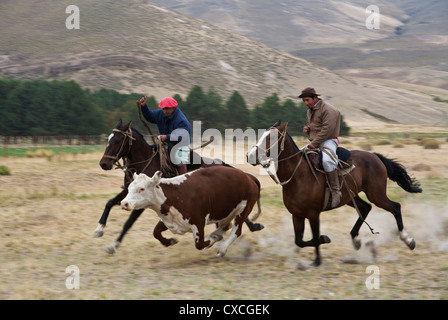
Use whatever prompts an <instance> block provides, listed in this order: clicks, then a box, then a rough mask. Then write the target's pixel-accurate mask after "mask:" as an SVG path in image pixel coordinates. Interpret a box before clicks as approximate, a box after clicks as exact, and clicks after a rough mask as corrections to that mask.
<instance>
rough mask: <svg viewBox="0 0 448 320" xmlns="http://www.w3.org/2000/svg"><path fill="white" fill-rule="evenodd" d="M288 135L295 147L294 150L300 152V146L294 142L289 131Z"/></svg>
mask: <svg viewBox="0 0 448 320" xmlns="http://www.w3.org/2000/svg"><path fill="white" fill-rule="evenodd" d="M286 136H287V137H288V139H289V141H290V142H291V144H292V147H293V148H294V151H295V152H299V151H300V149H299V147H298V146H297V145H296V143H295V142H294V140H293V139H292V137H291V135H290V134H289V133H288V132H286Z"/></svg>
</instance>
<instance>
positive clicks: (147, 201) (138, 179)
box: [121, 171, 166, 210]
mask: <svg viewBox="0 0 448 320" xmlns="http://www.w3.org/2000/svg"><path fill="white" fill-rule="evenodd" d="M161 178H162V172H161V171H157V172H156V173H155V174H154V176H153V177H152V178H150V177H148V176H147V175H146V174H144V173H141V174H136V173H135V174H134V181H132V182H131V184H130V185H129V187H128V195H127V196H126V198H124V199H123V200H122V201H121V208H122V209H124V210H134V209H144V208H151V209H155V210H156V209H160V206H161V205H162V204H163V203H164V202H165V200H166V197H165V195H164V194H163V191H162V188H161V187H160V186H159V184H160V180H161Z"/></svg>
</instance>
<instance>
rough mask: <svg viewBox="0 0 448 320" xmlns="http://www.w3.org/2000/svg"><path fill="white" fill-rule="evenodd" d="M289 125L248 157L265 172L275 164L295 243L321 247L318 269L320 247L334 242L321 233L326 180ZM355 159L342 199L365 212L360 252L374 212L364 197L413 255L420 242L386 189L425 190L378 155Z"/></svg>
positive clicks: (274, 130) (275, 129) (270, 132)
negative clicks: (387, 216)
mask: <svg viewBox="0 0 448 320" xmlns="http://www.w3.org/2000/svg"><path fill="white" fill-rule="evenodd" d="M287 124H288V123H284V124H283V125H280V122H277V123H276V124H274V125H273V126H272V127H271V128H269V129H267V131H266V132H265V134H263V136H262V137H261V138H260V141H259V142H258V143H257V145H256V146H254V147H253V148H252V149H251V150H250V151H249V152H248V154H247V160H248V162H249V163H251V164H253V165H257V164H261V165H262V166H263V167H265V168H269V166H270V164H271V162H272V161H274V162H275V163H276V165H277V177H278V180H279V181H280V183H281V184H282V188H283V203H284V204H285V206H286V208H287V209H288V211H289V212H290V213H291V214H292V220H293V225H294V233H295V243H296V245H297V246H299V247H307V246H312V247H315V251H316V258H315V260H314V262H313V265H314V266H318V265H320V263H321V257H320V253H319V246H320V245H321V244H324V243H330V242H331V240H330V238H329V237H328V236H326V235H321V234H320V231H319V216H320V213H321V212H322V211H324V210H323V203H324V199H325V176H324V174H322V173H320V172H318V173H317V174H316V173H314V171H313V170H314V169H312V168H311V167H310V165H309V164H308V161H306V160H303V159H304V157H306V155H305V152H306V151H305V150H300V149H299V148H298V147H297V146H296V144H295V143H294V141H293V140H292V138H291V136H290V135H289V134H288V133H287V132H286V127H287ZM274 148H275V149H274ZM350 159H351V162H352V163H353V164H354V165H355V168H354V169H353V171H351V172H350V173H349V177H347V178H346V179H343V182H344V184H343V186H342V188H341V192H342V198H341V202H340V204H339V206H338V207H340V206H343V205H346V204H348V205H349V206H352V207H355V208H357V209H358V210H359V215H360V217H359V218H358V220H357V221H356V223H355V225H354V226H353V228H352V230H351V232H350V234H351V237H352V241H353V245H354V247H355V249H359V248H360V247H361V241H360V240H359V238H358V232H359V229H360V227H361V225H362V224H363V223H364V222H365V219H366V217H367V215H368V214H369V212H370V210H371V209H372V206H371V205H370V204H369V203H368V202H366V201H364V200H362V199H361V198H360V197H359V196H358V193H359V192H361V191H363V192H364V193H365V194H366V196H367V199H368V200H369V201H370V202H372V203H374V204H375V205H376V206H378V207H380V208H382V209H384V210H387V211H389V212H390V213H392V215H393V216H394V217H395V220H396V222H397V227H398V231H399V234H400V239H401V240H402V241H404V242H405V243H406V245H407V246H408V247H409V248H410V249H411V250H413V249H414V248H415V241H414V239H413V238H412V237H411V236H410V235H409V234H408V233H407V232H406V231H405V229H404V226H403V219H402V215H401V205H400V204H399V203H397V202H394V201H392V200H390V199H389V198H388V197H387V194H386V187H387V179H388V178H389V179H391V180H392V181H395V182H396V183H397V184H398V185H399V186H400V187H401V188H403V189H404V190H405V191H407V192H410V193H419V192H422V189H421V188H420V186H419V184H418V182H417V181H416V180H415V179H414V178H411V177H409V175H408V174H407V172H406V169H405V168H404V167H403V166H402V165H401V164H399V163H398V162H396V161H394V160H390V159H387V158H386V157H384V156H382V155H380V154H378V153H370V152H365V151H358V150H354V151H351V157H350ZM302 160H303V161H302ZM316 180H317V181H316ZM325 210H327V209H325ZM305 219H308V221H309V222H310V226H311V231H312V239H311V240H310V241H303V232H304V228H305V223H304V222H305Z"/></svg>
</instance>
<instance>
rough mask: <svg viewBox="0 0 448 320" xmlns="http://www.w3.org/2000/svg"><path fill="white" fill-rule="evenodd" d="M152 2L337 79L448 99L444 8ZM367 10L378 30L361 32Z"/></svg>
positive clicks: (411, 3) (339, 2)
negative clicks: (373, 10) (372, 10)
mask: <svg viewBox="0 0 448 320" xmlns="http://www.w3.org/2000/svg"><path fill="white" fill-rule="evenodd" d="M157 2H158V3H161V4H163V5H165V6H168V7H171V8H173V9H175V10H178V11H180V12H182V13H184V14H188V15H191V16H193V17H196V18H200V19H204V20H207V21H209V22H212V23H214V24H217V25H219V26H221V27H223V28H226V29H229V30H233V31H235V32H238V33H240V34H242V35H245V36H248V37H250V38H252V39H255V40H258V41H260V42H262V43H265V44H267V45H269V46H271V47H274V48H277V49H281V50H284V51H287V52H290V53H292V54H294V55H297V56H299V57H301V58H305V59H307V60H308V61H311V62H313V63H316V64H318V65H321V66H324V67H326V68H329V69H330V70H334V71H337V72H338V73H339V74H341V75H346V76H350V77H360V78H363V79H370V80H371V81H373V82H374V83H377V84H383V85H384V84H385V83H384V82H382V81H381V80H383V79H386V80H388V81H390V80H393V81H394V82H395V83H394V84H393V85H394V86H395V87H396V86H402V85H403V84H413V85H414V87H413V90H416V91H418V92H422V93H427V91H428V90H427V89H428V88H427V87H431V88H435V89H443V90H439V91H438V94H439V95H444V96H445V97H446V98H448V62H447V58H448V24H447V23H446V17H447V16H448V1H446V0H428V1H419V0H382V1H371V2H368V1H367V2H366V1H364V0H350V1H343V0H330V1H328V0H300V1H296V0H257V1H240V0H221V1H206V0H188V1H183V0H157ZM369 4H375V5H377V6H378V8H379V10H380V29H379V30H368V29H367V28H366V27H365V20H366V17H367V16H368V14H366V7H367V6H368V5H369ZM397 82H398V83H397ZM405 86H406V85H405ZM431 90H432V89H431Z"/></svg>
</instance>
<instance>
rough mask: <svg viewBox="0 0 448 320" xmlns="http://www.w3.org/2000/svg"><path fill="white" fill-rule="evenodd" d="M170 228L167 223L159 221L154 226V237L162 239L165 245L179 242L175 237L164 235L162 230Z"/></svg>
mask: <svg viewBox="0 0 448 320" xmlns="http://www.w3.org/2000/svg"><path fill="white" fill-rule="evenodd" d="M166 230H168V228H167V227H166V225H165V224H164V223H163V222H162V221H159V222H158V223H157V225H156V226H155V227H154V231H153V235H154V238H156V239H157V240H159V241H160V243H161V244H163V245H164V246H165V247H169V246H172V245H174V244H176V243H177V240H176V239H174V238H170V239H167V238H165V237H164V236H162V232H163V231H166Z"/></svg>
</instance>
